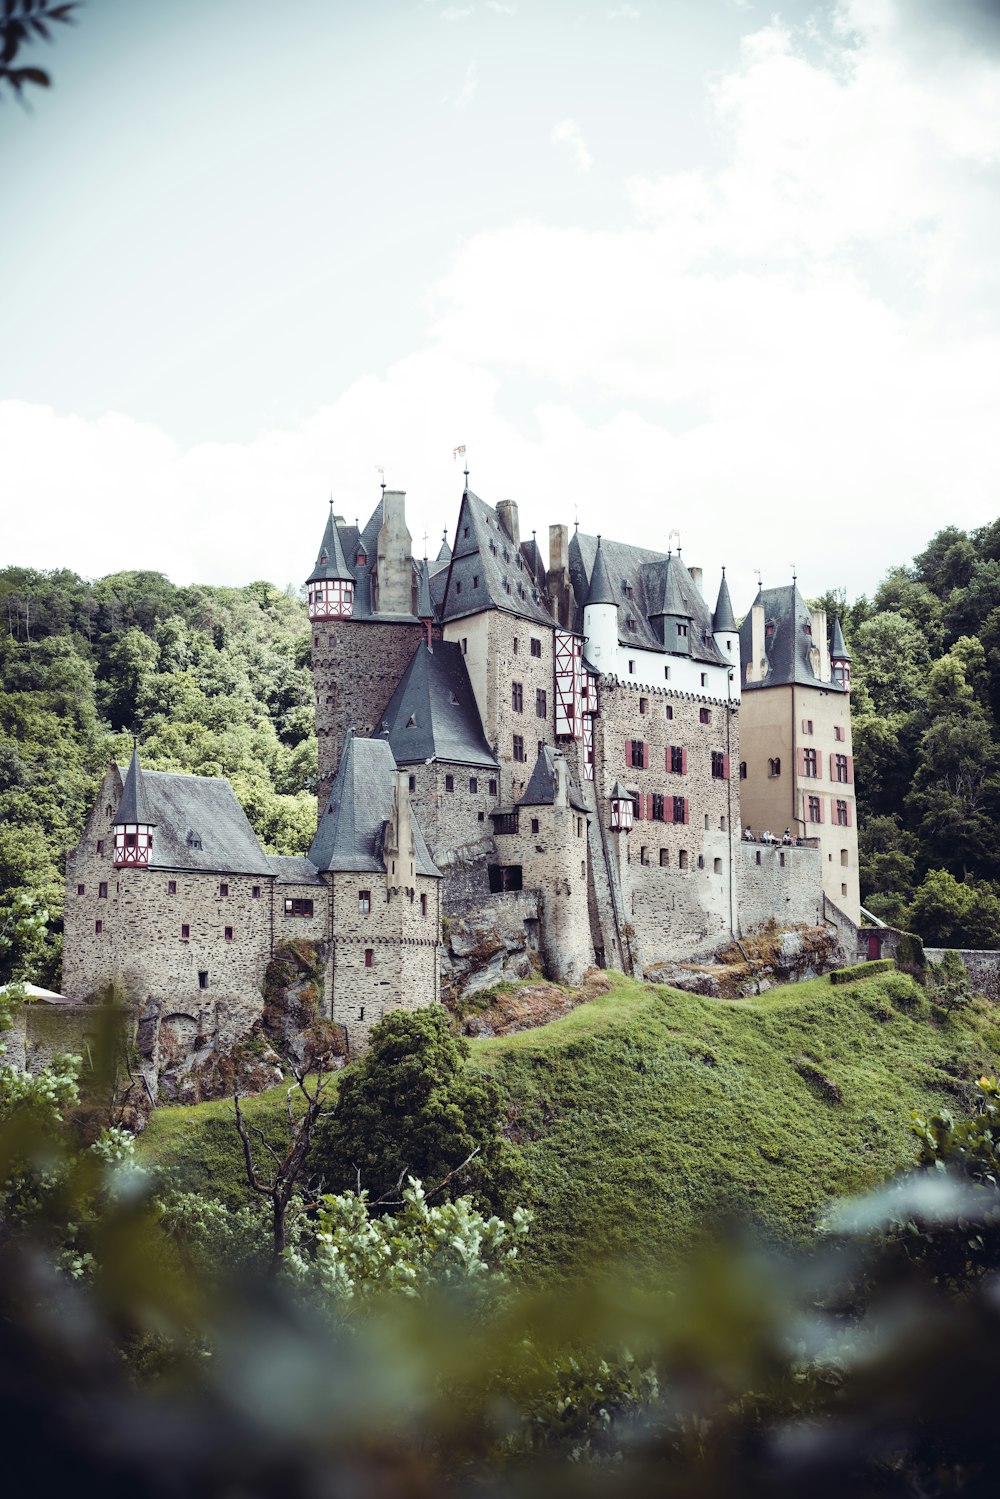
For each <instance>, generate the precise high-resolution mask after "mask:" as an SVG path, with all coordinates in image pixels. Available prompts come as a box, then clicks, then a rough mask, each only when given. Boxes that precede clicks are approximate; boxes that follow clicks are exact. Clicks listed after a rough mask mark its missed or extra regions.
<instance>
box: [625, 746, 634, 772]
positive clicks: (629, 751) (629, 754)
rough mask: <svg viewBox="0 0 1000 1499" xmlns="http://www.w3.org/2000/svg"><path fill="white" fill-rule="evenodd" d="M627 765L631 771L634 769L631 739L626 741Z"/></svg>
mask: <svg viewBox="0 0 1000 1499" xmlns="http://www.w3.org/2000/svg"><path fill="white" fill-rule="evenodd" d="M625 764H626V765H627V766H628V768H629V770H631V769H632V741H631V739H626V741H625Z"/></svg>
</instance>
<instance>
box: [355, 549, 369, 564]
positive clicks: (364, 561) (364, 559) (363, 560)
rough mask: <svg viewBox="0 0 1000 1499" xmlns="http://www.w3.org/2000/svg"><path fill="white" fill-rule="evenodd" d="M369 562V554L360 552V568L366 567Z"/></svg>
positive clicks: (358, 561)
mask: <svg viewBox="0 0 1000 1499" xmlns="http://www.w3.org/2000/svg"><path fill="white" fill-rule="evenodd" d="M367 562H368V556H367V554H366V553H365V552H358V556H357V564H358V567H364V566H365V565H366V564H367Z"/></svg>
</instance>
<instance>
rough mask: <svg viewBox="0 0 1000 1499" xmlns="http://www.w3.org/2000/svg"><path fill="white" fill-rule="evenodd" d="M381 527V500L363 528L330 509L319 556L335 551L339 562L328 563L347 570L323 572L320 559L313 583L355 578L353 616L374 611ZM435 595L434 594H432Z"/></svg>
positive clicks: (411, 616)
mask: <svg viewBox="0 0 1000 1499" xmlns="http://www.w3.org/2000/svg"><path fill="white" fill-rule="evenodd" d="M381 529H382V500H381V499H379V502H378V504H377V505H376V506H375V509H374V510H373V511H372V513H371V515H370V516H369V518H368V520H367V521H366V523H365V525H364V526H362V527H358V526H356V525H354V526H348V525H344V524H340V525H338V524H337V522H336V518H335V517H334V516H333V514H332V512H331V516H330V519H329V520H328V521H327V527H326V530H325V531H324V533H323V542H322V545H321V546H320V556H321V557H322V555H323V553H324V550H325V551H326V552H327V554H328V555H329V556H333V555H334V554H336V557H337V559H338V560H337V561H336V562H331V563H329V564H328V567H329V568H330V569H339V568H340V567H341V566H342V567H343V569H344V571H343V572H340V571H333V570H331V571H327V572H323V571H322V569H321V567H320V564H319V562H318V561H317V564H316V570H315V571H314V572H313V573H312V574H311V576H310V578H309V581H310V583H311V582H312V581H313V580H314V579H318V578H333V577H343V578H344V579H345V580H346V579H353V580H354V608H353V613H352V618H353V619H371V618H372V617H373V611H372V575H373V573H374V571H375V566H376V562H377V552H378V533H379V532H380V531H381ZM361 554H363V555H364V558H365V560H364V562H359V561H358V556H359V555H361ZM414 576H417V564H416V562H414ZM432 597H433V595H432ZM392 617H393V618H395V619H399V618H402V619H407V618H412V619H415V618H416V615H394V616H392Z"/></svg>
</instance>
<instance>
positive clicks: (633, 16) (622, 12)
mask: <svg viewBox="0 0 1000 1499" xmlns="http://www.w3.org/2000/svg"><path fill="white" fill-rule="evenodd" d="M638 19H639V12H638V11H637V10H636V8H635V6H634V5H616V6H615V7H614V9H613V10H609V11H608V20H609V21H638Z"/></svg>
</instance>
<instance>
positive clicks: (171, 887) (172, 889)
mask: <svg viewBox="0 0 1000 1499" xmlns="http://www.w3.org/2000/svg"><path fill="white" fill-rule="evenodd" d="M167 894H168V895H176V894H177V881H176V880H168V881H167Z"/></svg>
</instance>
